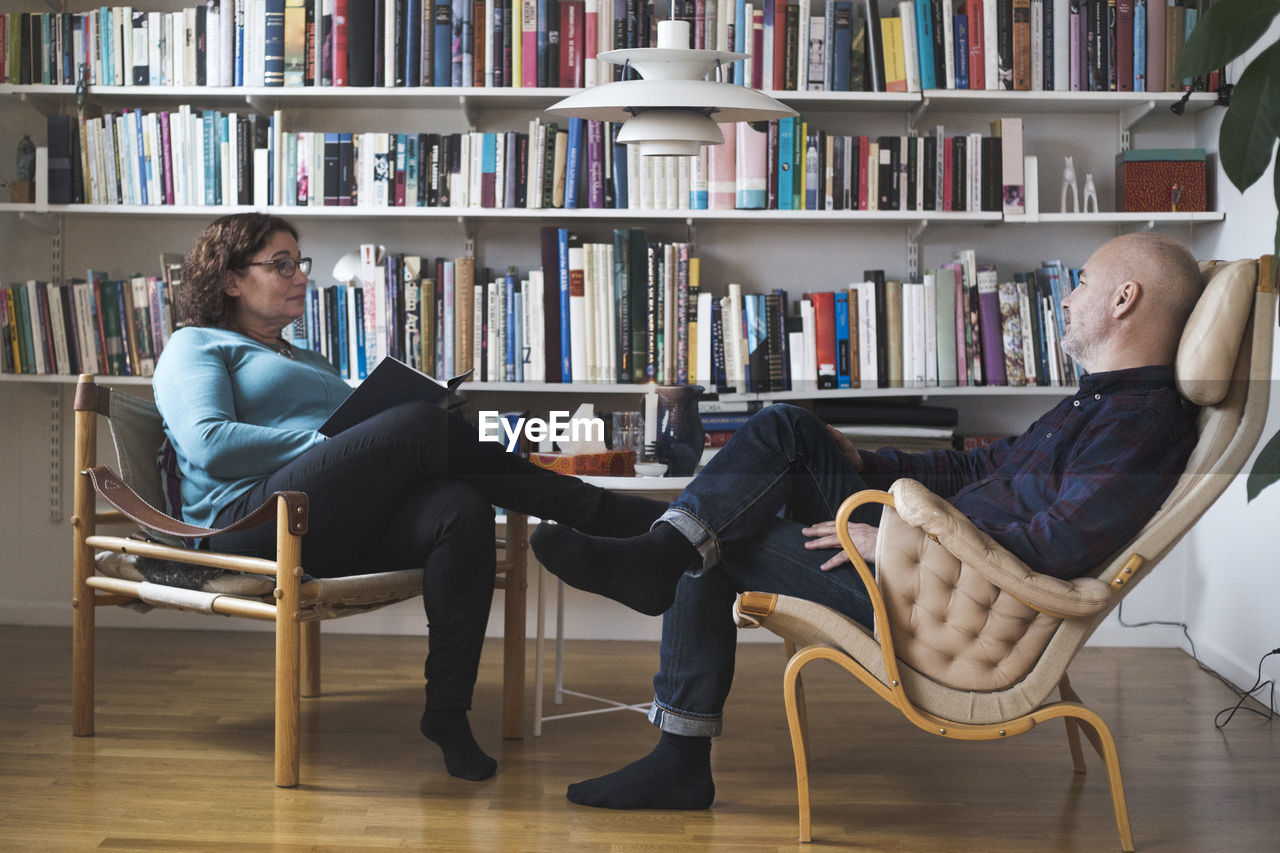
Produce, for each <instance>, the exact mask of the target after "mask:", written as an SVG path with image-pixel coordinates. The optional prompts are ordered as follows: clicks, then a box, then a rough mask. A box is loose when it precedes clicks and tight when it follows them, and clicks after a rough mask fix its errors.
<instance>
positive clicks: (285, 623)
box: [275, 497, 302, 788]
mask: <svg viewBox="0 0 1280 853" xmlns="http://www.w3.org/2000/svg"><path fill="white" fill-rule="evenodd" d="M277 500H278V501H279V507H278V508H277V510H276V564H277V574H276V592H275V596H276V726H275V729H276V732H275V780H276V785H277V787H280V788H292V787H294V786H295V785H297V784H298V728H299V725H298V717H299V699H298V689H299V685H298V679H299V673H298V666H299V661H298V647H299V645H300V635H301V633H302V632H301V626H300V625H299V622H298V606H299V601H300V595H299V587H300V585H301V582H302V578H301V575H302V539H301V538H300V537H297V536H294V535H292V534H291V533H290V531H289V511H288V507H287V505H286V503H285V499H284V498H283V497H281V498H277Z"/></svg>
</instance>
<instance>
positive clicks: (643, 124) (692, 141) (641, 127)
mask: <svg viewBox="0 0 1280 853" xmlns="http://www.w3.org/2000/svg"><path fill="white" fill-rule="evenodd" d="M618 142H620V143H622V144H624V145H634V146H638V147H639V150H640V154H641V156H645V157H653V156H662V155H674V156H682V155H683V156H694V155H696V154H697V153H698V151H699V150H700V149H701V148H702V146H703V145H721V144H723V143H724V134H723V133H721V132H720V125H718V124H716V123H715V122H714V121H712V120H711V119H710V118H708V117H707V116H705V115H703V114H702V113H699V112H694V111H693V110H648V111H646V112H642V113H640V114H639V115H637V116H635V117H634V118H631V119H629V120H627V121H626V122H625V123H623V125H622V129H621V130H619V131H618Z"/></svg>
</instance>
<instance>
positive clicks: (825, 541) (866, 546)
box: [801, 450, 879, 572]
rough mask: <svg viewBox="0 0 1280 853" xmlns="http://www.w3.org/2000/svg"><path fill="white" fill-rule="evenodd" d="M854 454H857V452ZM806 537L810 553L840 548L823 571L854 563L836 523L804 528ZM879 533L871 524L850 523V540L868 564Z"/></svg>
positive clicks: (872, 555)
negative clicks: (843, 545) (837, 530)
mask: <svg viewBox="0 0 1280 853" xmlns="http://www.w3.org/2000/svg"><path fill="white" fill-rule="evenodd" d="M854 453H857V451H856V450H855V451H854ZM801 532H802V533H804V535H805V536H808V537H810V538H809V540H808V541H807V542H805V543H804V547H805V548H808V549H809V550H810V551H814V550H818V549H820V548H839V549H840V550H839V552H838V553H837V554H836V555H835V556H834V557H832V558H831V559H830V560H827V561H826V562H825V563H823V564H822V570H823V571H824V572H829V571H831V570H832V569H834V568H835V567H836V566H842V565H844V564H845V563H850V562H852V561H851V560H850V559H849V555H848V554H846V553H845V552H844V549H843V548H841V546H840V537H838V536H837V535H836V523H835V522H834V521H823V522H820V523H818V524H814V525H812V526H810V527H806V528H804V529H803V530H802V531H801ZM878 532H879V531H878V530H877V529H876V528H874V527H872V526H871V525H870V524H857V523H854V522H850V523H849V538H850V539H852V540H853V546H854V547H855V548H857V549H858V553H859V554H861V555H862V559H863V560H865V561H866V562H867V563H870V562H872V561H873V560H875V556H876V534H877V533H878Z"/></svg>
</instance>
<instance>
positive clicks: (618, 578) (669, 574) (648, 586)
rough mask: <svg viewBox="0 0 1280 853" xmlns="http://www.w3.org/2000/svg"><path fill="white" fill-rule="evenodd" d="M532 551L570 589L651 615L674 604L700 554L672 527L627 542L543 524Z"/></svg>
mask: <svg viewBox="0 0 1280 853" xmlns="http://www.w3.org/2000/svg"><path fill="white" fill-rule="evenodd" d="M529 542H530V544H531V545H532V546H533V553H534V554H535V555H536V556H537V557H538V561H539V562H541V563H542V565H544V566H546V567H547V569H548V571H550V572H551V573H552V574H554V575H555V576H556V577H558V578H560V579H561V580H563V581H564V582H565V583H567V584H569V586H572V587H576V588H578V589H582V590H586V591H587V592H594V593H597V594H599V595H603V596H605V597H607V598H612V599H613V600H614V601H618V602H621V603H622V604H625V605H627V606H628V607H630V608H632V609H633V610H638V611H640V612H641V613H645V614H648V615H649V616H657V615H659V614H661V613H664V612H666V610H667V608H668V607H670V606H671V603H672V602H673V601H675V596H676V584H677V583H678V582H679V580H680V575H682V574H684V572H685V570H686V569H688V568H689V567H690V566H692V565H694V563H695V562H696V561H697V560H698V551H697V549H696V548H694V547H693V545H692V544H690V542H689V540H688V539H685V538H684V535H683V534H681V533H680V531H678V530H676V529H675V528H674V527H672V526H671V525H670V524H665V523H663V524H658V525H655V526H654V528H653V530H650V531H649V532H648V533H643V534H641V535H639V536H631V537H629V538H626V539H610V538H607V537H604V536H589V535H587V534H586V533H582V532H580V531H577V530H574V529H572V528H570V527H567V526H565V525H563V524H555V525H552V524H543V525H540V526H539V527H538V529H537V530H535V531H533V535H532V536H531V537H529Z"/></svg>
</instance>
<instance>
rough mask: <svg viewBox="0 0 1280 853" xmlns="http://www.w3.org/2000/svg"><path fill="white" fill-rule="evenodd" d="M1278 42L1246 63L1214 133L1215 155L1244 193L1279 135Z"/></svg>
mask: <svg viewBox="0 0 1280 853" xmlns="http://www.w3.org/2000/svg"><path fill="white" fill-rule="evenodd" d="M1278 120H1280V42H1277V43H1276V44H1273V45H1271V47H1269V48H1267V49H1266V50H1264V51H1263V52H1262V53H1260V54H1258V56H1257V57H1256V58H1255V59H1254V60H1253V62H1250V63H1249V67H1248V68H1246V69H1245V70H1244V73H1243V74H1241V75H1240V82H1239V83H1238V84H1236V88H1235V91H1234V92H1232V93H1231V106H1230V107H1229V108H1228V109H1227V114H1226V115H1225V116H1223V117H1222V127H1221V129H1220V130H1219V132H1218V156H1219V157H1221V158H1222V170H1223V171H1224V172H1226V173H1227V177H1228V178H1230V179H1231V183H1233V184H1235V185H1236V188H1237V189H1238V190H1240V191H1241V192H1244V191H1245V190H1246V189H1248V188H1249V187H1250V186H1252V185H1253V183H1254V181H1256V180H1258V178H1260V177H1262V173H1263V172H1265V171H1266V170H1267V165H1268V164H1269V163H1270V162H1271V152H1272V150H1273V149H1274V148H1275V146H1276V137H1277V135H1280V130H1278V129H1277V124H1276V122H1277V121H1278Z"/></svg>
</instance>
